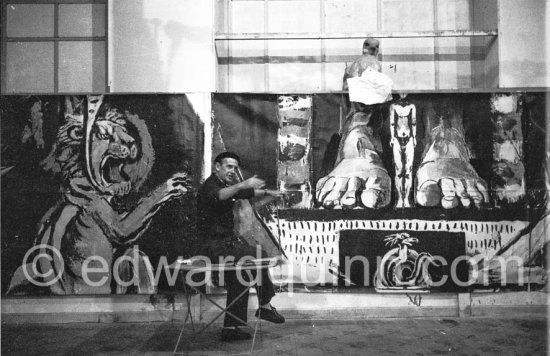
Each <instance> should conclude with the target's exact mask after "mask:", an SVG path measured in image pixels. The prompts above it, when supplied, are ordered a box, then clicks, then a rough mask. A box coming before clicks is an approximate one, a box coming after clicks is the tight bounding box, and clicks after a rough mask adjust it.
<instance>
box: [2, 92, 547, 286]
mask: <svg viewBox="0 0 550 356" xmlns="http://www.w3.org/2000/svg"><path fill="white" fill-rule="evenodd" d="M211 99H212V102H211V103H212V117H211V118H208V120H206V122H208V123H209V125H211V130H210V127H209V130H203V127H202V122H205V120H204V118H202V119H201V118H200V117H199V116H198V114H197V113H196V110H195V109H194V108H193V105H192V103H191V101H190V100H189V98H188V96H186V95H120V96H119V95H106V96H3V97H1V102H0V103H1V114H2V120H1V125H2V132H1V134H2V156H1V159H2V162H1V163H2V182H1V184H2V195H1V199H2V212H1V214H2V251H1V253H2V293H4V294H5V293H8V294H10V295H20V294H106V293H119V294H122V293H155V292H157V291H162V290H167V289H170V288H173V284H172V285H170V283H169V281H167V280H163V278H162V277H163V276H164V275H165V273H166V269H165V266H166V265H167V264H169V263H172V262H173V261H175V260H176V259H177V258H178V257H179V256H193V255H194V254H195V252H196V251H198V247H199V246H200V243H201V242H200V241H197V240H196V233H195V214H196V211H195V207H194V204H195V202H194V188H196V187H197V186H198V184H199V183H200V179H201V177H203V176H204V175H205V174H207V173H208V172H202V170H203V167H202V162H203V158H204V155H205V154H208V156H209V157H210V156H212V157H213V156H215V155H216V154H217V153H220V152H222V151H225V150H230V151H234V152H236V153H237V154H238V155H239V156H241V158H242V164H241V169H242V170H241V172H240V173H241V174H242V176H243V177H244V178H247V177H250V176H252V175H253V174H257V175H259V176H260V177H262V178H263V179H265V180H266V183H267V186H268V188H273V189H280V190H283V191H285V192H286V195H285V196H284V199H279V200H274V201H273V200H271V201H270V200H265V199H257V200H251V201H243V202H240V203H239V204H237V205H236V214H235V215H236V222H237V224H236V229H237V233H238V234H239V235H241V236H243V237H245V238H246V239H247V240H248V241H249V242H250V243H251V244H253V245H254V244H260V245H262V247H263V248H264V250H266V252H267V253H268V254H270V255H283V256H284V259H285V260H286V262H287V263H286V264H284V265H283V266H280V267H277V268H276V269H275V270H274V271H273V273H274V277H275V278H274V279H275V280H276V281H277V282H278V283H279V284H282V285H290V283H300V284H305V285H331V286H338V288H348V287H364V286H369V287H374V288H375V289H376V290H377V291H378V292H380V293H396V292H426V291H429V290H460V289H461V288H471V287H482V286H487V287H489V288H495V286H499V287H500V286H502V285H503V284H504V283H506V284H507V285H513V286H517V287H519V288H523V287H522V285H524V284H529V285H530V288H536V287H537V286H544V285H545V284H546V281H547V262H546V256H547V252H546V247H547V242H548V236H550V234H549V233H548V227H547V226H548V223H549V222H550V221H549V217H548V201H549V200H548V190H549V188H550V183H549V180H548V177H549V175H550V174H549V173H550V172H549V170H548V164H547V162H548V158H549V154H548V152H547V151H546V148H545V145H544V143H545V142H547V140H548V133H547V122H548V119H547V110H546V107H545V103H546V99H547V98H546V95H545V94H543V93H462V94H461V93H446V94H442V93H433V94H429V93H424V94H414V93H411V94H408V95H407V94H405V93H403V94H400V95H397V94H394V95H393V96H390V97H389V98H388V99H389V100H387V101H385V102H384V103H382V104H375V105H364V106H357V105H355V104H353V103H350V102H349V101H348V99H347V95H346V96H344V95H341V94H316V95H306V94H304V95H268V94H262V95H259V94H213V95H212V97H211ZM348 108H351V110H350V109H348ZM210 131H212V133H213V134H212V140H211V142H212V146H211V147H206V148H205V147H204V142H205V140H204V132H210ZM208 142H210V141H209V140H208ZM37 255H41V256H42V258H40V259H39V260H35V259H34V258H35V257H36V256H37ZM44 256H46V257H47V258H44ZM91 257H94V258H91ZM95 257H100V258H95ZM60 261H62V262H63V263H60ZM33 266H34V267H35V268H33ZM83 267H86V268H87V269H88V270H89V271H90V273H88V274H86V276H84V275H82V273H81V271H82V270H83ZM157 276H161V278H160V280H159V279H158V278H156V277H157ZM29 279H31V280H33V281H34V282H35V283H30V282H29ZM90 282H91V283H90Z"/></svg>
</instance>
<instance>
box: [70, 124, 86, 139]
mask: <svg viewBox="0 0 550 356" xmlns="http://www.w3.org/2000/svg"><path fill="white" fill-rule="evenodd" d="M68 133H69V137H70V138H72V139H73V140H80V139H82V136H83V135H82V127H79V126H73V127H71V128H69V130H68Z"/></svg>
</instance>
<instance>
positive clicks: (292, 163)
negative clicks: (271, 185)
mask: <svg viewBox="0 0 550 356" xmlns="http://www.w3.org/2000/svg"><path fill="white" fill-rule="evenodd" d="M277 101H278V106H279V110H278V116H279V136H278V146H279V151H278V161H277V165H278V167H277V181H278V182H279V184H280V186H281V190H286V191H290V192H291V194H290V195H289V197H288V200H287V203H288V207H294V208H309V207H310V205H311V194H310V191H311V184H310V161H311V159H310V151H311V149H310V136H311V118H312V111H313V110H312V109H313V108H312V97H311V96H279V98H278V100H277Z"/></svg>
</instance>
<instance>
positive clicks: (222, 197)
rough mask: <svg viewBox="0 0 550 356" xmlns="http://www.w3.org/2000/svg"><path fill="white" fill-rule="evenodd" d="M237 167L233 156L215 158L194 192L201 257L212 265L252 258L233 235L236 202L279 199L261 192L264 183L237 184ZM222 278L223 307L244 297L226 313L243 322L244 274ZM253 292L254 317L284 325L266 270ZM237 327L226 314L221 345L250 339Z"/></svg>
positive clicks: (254, 180) (227, 274)
mask: <svg viewBox="0 0 550 356" xmlns="http://www.w3.org/2000/svg"><path fill="white" fill-rule="evenodd" d="M239 164H240V158H239V156H237V155H236V154H235V153H232V152H224V153H221V154H219V155H218V156H217V157H216V159H215V160H214V169H215V171H214V173H213V174H212V175H211V176H210V177H208V179H206V181H205V182H204V183H203V184H202V186H201V187H200V189H199V192H198V198H197V212H198V231H199V234H200V238H201V242H202V243H203V249H202V254H203V255H204V256H206V257H209V258H210V259H211V261H212V263H219V262H218V261H219V258H220V257H222V258H224V257H229V256H232V257H234V261H235V262H237V261H239V259H240V258H242V257H244V256H256V249H255V248H254V247H252V246H250V245H249V244H248V243H247V242H246V241H244V240H243V239H242V238H240V237H239V236H237V235H236V234H235V232H234V223H233V218H234V217H233V205H234V204H235V200H236V199H250V198H252V197H254V196H266V195H268V196H273V197H280V196H282V193H281V192H279V191H276V190H268V189H262V188H263V187H264V186H265V182H264V181H263V180H262V179H259V178H258V177H257V176H253V177H251V178H249V179H246V180H244V181H242V182H237V170H238V168H239ZM262 257H266V256H262ZM243 272H245V273H243ZM237 274H240V276H237ZM220 276H221V275H220ZM223 277H224V280H223V282H224V285H225V288H226V289H227V304H226V305H230V304H231V303H232V302H233V301H234V300H235V299H236V298H237V297H238V296H239V295H240V294H241V293H242V292H244V293H245V294H244V295H243V297H241V298H240V299H239V300H237V301H236V302H235V304H233V305H232V306H231V307H230V308H229V309H228V311H229V312H230V313H231V314H233V315H235V316H236V317H238V318H239V319H241V320H242V321H244V322H246V319H247V307H248V286H246V285H243V283H241V282H240V281H239V278H238V277H241V278H243V279H245V280H246V278H247V275H246V271H224V273H223ZM220 279H221V278H220ZM241 280H242V279H241ZM220 282H222V281H220ZM245 290H246V291H245ZM256 291H257V294H258V302H259V305H260V308H259V309H258V310H257V311H256V317H258V315H259V316H260V317H261V318H262V319H264V320H267V321H270V322H273V323H278V324H280V323H284V322H285V318H284V317H283V316H282V315H281V314H279V313H278V312H277V310H276V309H275V308H274V307H273V306H271V303H270V302H271V299H272V298H273V297H274V296H275V289H274V287H273V283H272V282H271V278H270V276H269V271H268V269H267V268H264V269H262V270H261V278H260V279H259V282H258V284H257V285H256ZM239 326H246V325H245V324H243V323H242V322H241V321H239V320H236V319H235V318H233V317H232V316H231V315H228V314H227V313H226V314H225V320H224V328H223V330H222V341H234V340H245V339H250V338H251V337H252V336H251V335H250V334H249V333H248V332H245V331H243V330H241V329H240V328H239Z"/></svg>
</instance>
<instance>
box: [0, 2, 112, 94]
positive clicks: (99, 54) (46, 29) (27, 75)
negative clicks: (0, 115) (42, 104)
mask: <svg viewBox="0 0 550 356" xmlns="http://www.w3.org/2000/svg"><path fill="white" fill-rule="evenodd" d="M106 25H107V11H106V0H87V1H84V0H51V1H41V2H40V3H37V2H31V1H30V0H26V1H25V0H2V26H3V28H2V93H89V92H107V91H108V90H107V89H108V88H107V84H106V78H107V73H106V68H107V35H106V34H107V30H106Z"/></svg>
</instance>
